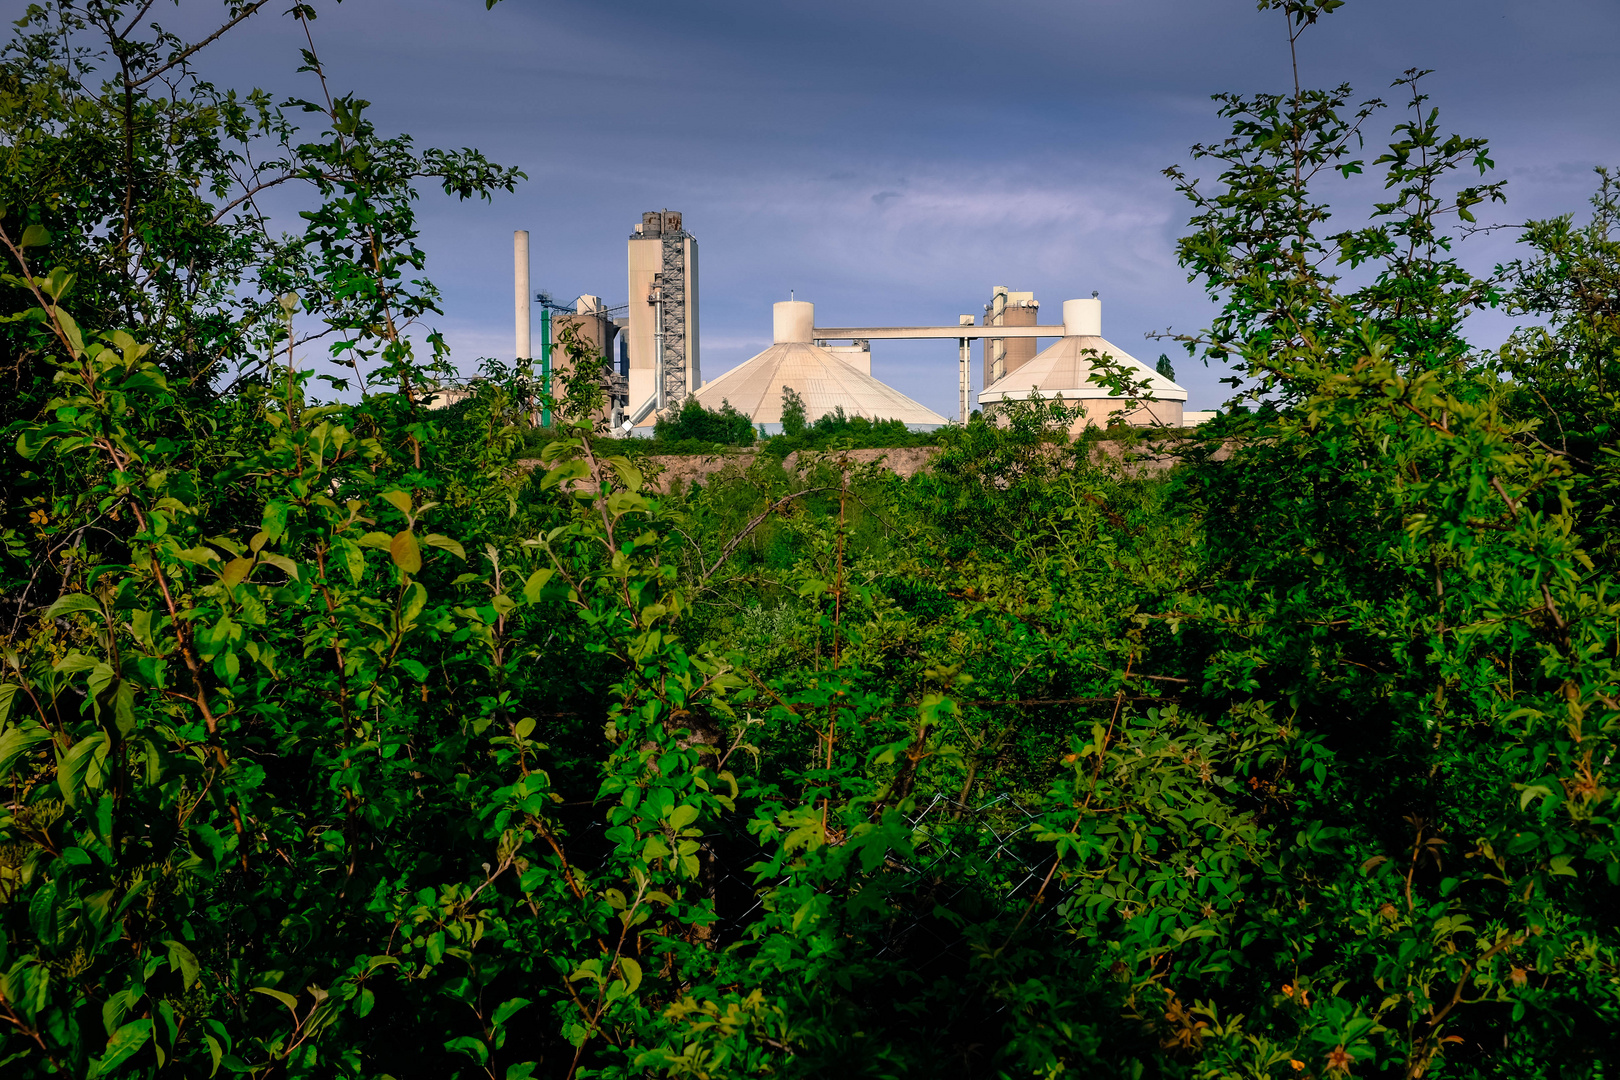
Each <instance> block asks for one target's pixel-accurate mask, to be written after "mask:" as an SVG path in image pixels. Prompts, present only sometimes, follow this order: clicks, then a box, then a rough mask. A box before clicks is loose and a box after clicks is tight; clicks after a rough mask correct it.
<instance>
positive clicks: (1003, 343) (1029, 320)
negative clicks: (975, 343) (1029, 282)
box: [980, 285, 1041, 386]
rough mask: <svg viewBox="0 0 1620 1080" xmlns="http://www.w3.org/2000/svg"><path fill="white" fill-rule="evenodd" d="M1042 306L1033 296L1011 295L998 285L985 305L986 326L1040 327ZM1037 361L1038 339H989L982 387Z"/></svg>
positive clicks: (1011, 293) (1002, 286)
mask: <svg viewBox="0 0 1620 1080" xmlns="http://www.w3.org/2000/svg"><path fill="white" fill-rule="evenodd" d="M1040 310H1041V305H1040V303H1039V302H1038V301H1037V300H1036V299H1035V294H1034V293H1032V292H1011V291H1009V290H1008V289H1007V286H1005V285H997V286H996V287H995V288H994V289H993V290H991V294H990V302H989V303H988V304H986V305H984V325H986V326H1039V325H1040V319H1039V318H1038V316H1039V315H1040ZM1034 358H1035V339H1034V338H985V339H984V364H983V370H982V371H981V372H980V377H981V379H982V380H983V382H982V383H981V385H983V386H990V385H991V384H992V383H995V382H999V381H1000V379H1001V377H1002V376H1003V375H1007V374H1010V373H1011V372H1014V371H1017V370H1018V369H1019V368H1021V367H1023V366H1024V365H1025V364H1027V363H1029V362H1030V361H1031V360H1033V359H1034Z"/></svg>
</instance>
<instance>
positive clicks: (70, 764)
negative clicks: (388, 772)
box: [56, 731, 107, 807]
mask: <svg viewBox="0 0 1620 1080" xmlns="http://www.w3.org/2000/svg"><path fill="white" fill-rule="evenodd" d="M106 746H107V736H106V733H104V732H100V731H98V732H96V733H95V734H94V735H86V736H85V737H84V738H82V739H80V740H79V741H78V743H77V744H76V745H75V746H74V747H73V749H72V750H69V751H68V752H67V754H66V755H65V756H60V757H59V758H58V760H57V763H56V786H57V787H58V788H60V789H61V791H62V797H63V798H64V799H66V800H67V804H68V805H69V806H75V807H76V806H78V805H79V793H80V791H81V790H82V789H83V788H84V787H85V780H86V773H87V772H88V771H89V768H90V762H91V761H92V760H93V759H94V757H95V755H96V752H97V751H105V749H106Z"/></svg>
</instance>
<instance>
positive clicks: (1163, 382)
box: [979, 297, 1187, 429]
mask: <svg viewBox="0 0 1620 1080" xmlns="http://www.w3.org/2000/svg"><path fill="white" fill-rule="evenodd" d="M1103 357H1110V358H1112V360H1113V361H1114V363H1116V364H1118V365H1119V366H1121V367H1123V368H1124V369H1125V370H1126V374H1127V375H1128V377H1129V378H1130V380H1131V381H1132V382H1133V383H1136V384H1138V385H1140V386H1143V392H1142V394H1141V395H1140V396H1139V397H1138V398H1136V399H1135V400H1136V401H1137V404H1136V406H1135V407H1134V408H1130V409H1129V410H1126V408H1125V402H1123V401H1122V400H1121V399H1120V398H1119V397H1118V396H1117V395H1116V394H1115V392H1114V391H1113V390H1112V389H1110V388H1109V387H1107V386H1103V385H1100V384H1099V383H1095V382H1092V381H1091V377H1092V375H1093V374H1094V373H1095V371H1096V362H1097V361H1098V360H1099V359H1101V358H1103ZM1037 394H1038V395H1039V396H1041V397H1043V398H1046V399H1048V400H1050V399H1054V398H1061V399H1063V401H1064V402H1065V403H1066V404H1069V405H1075V406H1079V407H1080V409H1081V413H1080V415H1079V416H1078V417H1077V418H1076V420H1075V427H1076V428H1077V429H1081V428H1085V427H1086V426H1087V425H1095V426H1098V427H1106V426H1107V425H1108V424H1109V423H1110V422H1118V423H1125V424H1131V425H1134V426H1137V427H1181V426H1182V422H1183V415H1182V409H1183V406H1185V404H1186V402H1187V391H1186V390H1184V389H1182V388H1181V387H1180V386H1178V385H1176V384H1175V383H1174V382H1172V381H1171V380H1169V379H1167V378H1165V377H1164V376H1163V375H1160V374H1159V373H1158V372H1157V371H1154V370H1153V369H1152V368H1150V367H1148V366H1147V365H1146V364H1144V363H1142V361H1140V360H1138V359H1137V358H1136V357H1134V356H1132V355H1130V354H1129V353H1127V352H1126V351H1125V350H1124V349H1121V348H1120V347H1119V346H1118V345H1115V344H1114V343H1113V342H1111V341H1108V340H1107V339H1105V338H1104V337H1103V336H1102V301H1101V300H1099V299H1097V298H1095V297H1093V298H1092V299H1089V300H1065V301H1064V302H1063V336H1062V337H1061V338H1059V339H1058V340H1057V342H1056V343H1054V344H1053V345H1051V346H1049V347H1047V348H1045V349H1043V350H1041V351H1040V352H1039V353H1036V354H1035V356H1034V357H1032V358H1031V359H1030V360H1029V361H1027V362H1026V363H1023V364H1020V365H1019V366H1018V367H1017V368H1016V369H1013V370H1009V371H1008V372H1007V373H1006V374H1005V375H1003V376H1002V377H1001V378H1000V379H997V380H996V381H995V382H993V383H991V384H990V385H989V386H987V387H985V388H984V390H982V391H981V392H980V393H979V407H980V408H981V409H984V410H985V412H986V413H987V414H991V413H994V412H995V411H996V409H997V408H998V407H999V406H1001V405H1003V404H1004V403H1006V402H1009V401H1020V400H1027V399H1029V398H1031V397H1034V396H1036V395H1037Z"/></svg>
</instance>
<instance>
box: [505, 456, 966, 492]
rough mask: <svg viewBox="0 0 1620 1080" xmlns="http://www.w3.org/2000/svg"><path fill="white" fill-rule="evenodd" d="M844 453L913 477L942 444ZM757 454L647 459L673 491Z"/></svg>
mask: <svg viewBox="0 0 1620 1080" xmlns="http://www.w3.org/2000/svg"><path fill="white" fill-rule="evenodd" d="M842 453H843V454H846V455H848V457H849V459H850V461H852V462H854V463H855V464H857V465H866V464H870V463H872V462H879V463H881V464H882V466H883V467H884V468H886V469H888V470H889V471H890V472H893V473H895V474H896V475H898V476H902V477H912V476H916V475H917V474H918V473H920V472H922V471H923V470H925V469H926V468H928V463H929V462H930V461H932V460H933V458H934V455H935V454H938V453H939V447H937V446H901V447H890V448H886V449H870V450H846V451H843V452H842ZM758 456H759V451H758V450H733V451H730V452H728V453H720V454H652V455H650V456H648V458H647V461H648V463H649V464H651V465H652V466H654V468H653V469H652V470H649V471H650V472H654V473H655V474H656V475H655V476H654V478H653V480H652V482H651V486H652V487H653V488H655V489H657V490H659V491H670V490H673V489H674V488H676V487H680V488H682V489H685V488H690V487H691V486H692V485H693V484H703V483H707V482H708V481H709V479H710V478H711V477H714V476H719V475H722V474H725V473H744V472H747V471H748V467H749V466H750V465H752V464H753V463H754V459H755V458H756V457H758ZM828 456H830V455H827V454H820V453H816V454H803V455H801V454H800V453H799V452H798V451H794V452H793V453H791V454H789V455H788V456H787V457H786V458H783V459H782V467H783V468H784V469H786V470H787V471H788V472H801V471H803V470H804V469H806V468H809V466H810V465H811V463H812V461H814V460H819V459H822V458H825V457H828ZM514 464H515V465H517V467H518V468H520V469H522V470H523V471H525V472H532V471H533V470H535V469H536V468H538V467H539V466H540V462H539V460H538V459H536V458H519V459H518V460H517V461H516V462H514Z"/></svg>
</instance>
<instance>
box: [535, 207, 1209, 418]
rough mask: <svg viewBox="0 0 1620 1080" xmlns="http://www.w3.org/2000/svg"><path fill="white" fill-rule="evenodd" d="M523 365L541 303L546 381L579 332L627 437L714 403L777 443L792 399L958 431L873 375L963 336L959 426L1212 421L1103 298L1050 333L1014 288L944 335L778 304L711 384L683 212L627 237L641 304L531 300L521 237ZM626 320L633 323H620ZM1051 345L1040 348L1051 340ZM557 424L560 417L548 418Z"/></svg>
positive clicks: (693, 252) (1067, 313)
mask: <svg viewBox="0 0 1620 1080" xmlns="http://www.w3.org/2000/svg"><path fill="white" fill-rule="evenodd" d="M514 260H515V263H514V265H515V274H514V284H515V286H516V288H515V293H514V300H515V303H516V328H517V343H516V355H517V356H518V358H519V359H529V358H530V352H529V350H530V347H531V337H530V335H531V324H530V309H531V306H532V305H533V304H535V303H538V304H539V305H540V308H541V322H542V333H541V338H542V342H541V357H540V359H541V363H540V367H541V374H542V378H543V380H545V381H546V382H547V383H548V384H549V385H551V386H552V392H554V393H555V392H559V390H560V388H559V387H557V386H556V385H555V383H556V380H558V379H559V378H560V377H561V376H562V375H564V374H566V373H567V372H568V369H569V364H570V361H569V358H568V353H567V349H566V348H565V347H564V343H563V340H564V338H565V337H570V338H572V339H573V340H575V341H577V342H579V343H580V344H583V345H585V346H586V347H587V350H588V351H591V352H594V353H595V354H596V355H597V356H598V357H599V358H600V360H599V363H600V368H601V370H600V376H601V379H602V388H603V391H604V397H605V399H606V402H607V404H606V406H605V407H604V409H603V412H602V416H601V417H600V419H601V420H602V421H603V422H604V424H606V425H610V426H611V427H612V428H613V429H615V430H617V431H620V432H622V433H626V434H628V433H637V434H648V435H650V434H651V433H652V426H653V424H654V423H655V422H656V420H657V418H658V417H659V416H661V415H668V414H669V413H671V412H673V411H676V410H679V409H680V408H681V407H682V405H684V404H685V403H686V401H687V399H688V398H690V397H695V398H696V399H697V400H698V401H699V402H700V403H701V404H703V405H704V406H705V407H707V408H712V409H718V408H720V407H721V405H722V404H724V403H729V404H730V405H731V406H732V407H733V408H735V409H737V410H738V411H740V412H742V413H744V414H745V415H747V416H748V417H750V418H751V419H752V420H753V421H754V423H755V425H756V426H758V427H759V428H760V429H762V430H763V431H764V432H766V433H767V434H769V433H773V432H776V431H780V430H781V422H782V402H783V397H784V394H785V392H786V391H789V390H791V391H793V393H795V394H797V395H798V397H799V398H800V400H801V401H803V402H804V406H805V414H806V417H807V418H808V419H809V420H811V421H814V420H816V419H817V418H819V417H821V416H824V415H826V414H828V413H833V412H836V411H837V410H839V409H842V410H843V413H844V415H846V416H863V417H867V418H869V419H873V420H891V419H892V420H900V421H901V422H903V423H905V424H906V425H907V426H908V427H911V428H913V429H914V430H928V429H932V428H937V427H940V426H943V425H946V424H949V423H951V422H952V420H951V419H949V418H947V417H944V416H941V415H939V414H938V413H936V412H934V411H933V410H932V409H929V408H928V407H927V406H925V405H922V404H920V403H918V402H916V401H913V400H912V399H911V398H909V397H907V396H906V395H904V394H902V393H901V392H900V391H898V390H896V389H894V388H893V387H891V386H889V385H887V384H886V383H884V382H882V381H880V380H879V379H878V378H876V377H875V376H874V375H873V374H872V342H873V341H882V340H890V339H945V340H950V339H954V340H955V341H956V345H957V373H956V374H957V404H958V412H957V416H956V418H955V419H956V422H961V421H962V420H963V419H964V418H966V417H967V416H968V415H969V414H970V413H971V412H972V411H973V410H974V407H975V405H976V406H977V408H979V409H981V410H983V412H984V414H985V415H986V416H992V417H993V416H994V415H995V414H996V413H998V412H1000V411H1002V410H1004V409H1006V408H1007V407H1008V406H1009V405H1010V403H1013V402H1017V401H1023V400H1028V399H1031V398H1036V397H1039V398H1043V399H1046V400H1057V399H1060V400H1061V401H1062V402H1063V403H1064V404H1065V405H1067V406H1069V407H1071V408H1073V409H1075V410H1076V412H1075V415H1076V419H1075V428H1076V429H1077V430H1078V429H1081V428H1084V427H1087V426H1106V425H1109V424H1113V423H1125V424H1130V425H1134V426H1143V427H1182V426H1193V425H1194V424H1196V423H1198V422H1200V421H1202V420H1204V419H1207V418H1208V417H1209V415H1211V414H1208V413H1188V412H1186V411H1185V405H1186V402H1187V391H1186V390H1185V389H1183V388H1182V387H1180V386H1178V385H1177V384H1176V383H1175V382H1174V381H1172V380H1171V379H1168V378H1166V377H1165V376H1163V375H1161V374H1159V373H1158V372H1157V371H1155V370H1154V369H1153V368H1151V367H1149V366H1148V365H1146V364H1144V363H1142V362H1141V361H1140V360H1137V359H1136V358H1135V357H1133V356H1131V355H1130V354H1128V353H1126V352H1125V351H1124V350H1123V349H1121V348H1119V346H1117V345H1114V344H1113V343H1112V342H1110V341H1108V340H1107V339H1105V338H1104V337H1103V336H1102V301H1101V300H1100V299H1099V298H1098V296H1097V294H1096V293H1092V295H1091V297H1090V298H1089V299H1071V300H1065V301H1063V303H1062V322H1060V323H1051V324H1042V323H1041V322H1040V318H1039V315H1040V304H1039V302H1038V301H1037V300H1036V299H1035V297H1034V294H1032V293H1029V292H1016V291H1013V290H1011V289H1009V288H1007V287H1006V286H1001V285H998V286H995V287H994V288H993V289H992V290H991V295H990V302H989V303H987V304H985V305H984V314H983V317H982V318H983V321H982V322H981V321H979V319H978V318H976V317H975V316H973V315H959V316H957V319H956V322H955V323H954V324H945V325H939V326H929V325H913V326H834V325H825V326H818V325H816V312H815V307H814V305H812V304H810V303H808V302H806V301H802V300H791V299H790V300H785V301H782V302H780V303H777V304H776V305H775V306H774V310H773V312H772V343H771V345H770V347H769V348H767V349H765V350H764V351H763V352H760V353H759V354H758V355H756V356H753V357H751V358H750V359H748V360H746V361H744V362H743V363H741V364H739V365H737V366H736V367H734V368H732V369H731V370H729V371H726V372H723V373H718V374H716V375H715V376H714V377H712V378H710V379H709V380H707V381H705V380H704V378H703V372H702V367H701V364H700V360H701V357H700V353H699V333H698V327H699V322H698V295H699V293H698V244H697V239H696V237H694V236H693V235H692V234H691V233H689V232H687V231H686V230H685V228H684V226H683V222H682V217H681V214H680V212H679V211H675V210H653V211H648V212H647V213H645V214H643V215H642V217H641V221H640V222H639V223H638V224H637V225H635V227H634V230H633V231H632V232H631V234H630V236H629V238H628V251H627V260H626V262H627V269H628V280H627V285H628V290H629V302H628V303H627V304H624V305H621V306H619V307H615V308H609V307H607V306H605V305H604V304H603V302H602V299H601V298H600V297H598V296H594V295H588V296H581V297H579V298H578V299H577V300H576V301H575V302H574V304H573V305H572V309H571V310H570V309H569V308H567V307H565V306H561V305H557V304H555V303H553V301H552V298H551V297H549V296H547V295H546V294H544V293H541V294H539V295H538V296H535V295H534V294H533V293H531V292H530V284H529V252H528V234H527V233H526V232H522V231H520V232H518V233H517V234H516V239H515V242H514ZM621 312H622V314H620V313H621ZM1043 338H1045V339H1051V340H1052V344H1050V345H1048V346H1047V347H1046V348H1044V349H1038V348H1037V346H1038V343H1039V339H1043ZM975 340H977V341H978V342H980V343H981V345H980V365H979V375H980V386H981V389H980V391H979V393H978V394H977V396H976V398H975V395H974V394H973V392H972V370H971V360H972V345H973V342H974V341H975ZM1104 358H1107V359H1108V361H1109V362H1110V363H1111V365H1112V367H1113V370H1114V374H1115V378H1116V380H1117V378H1118V376H1119V375H1121V374H1122V375H1123V376H1124V382H1125V383H1128V384H1129V386H1130V388H1131V389H1130V392H1129V394H1128V395H1126V396H1122V395H1121V394H1120V393H1119V392H1118V391H1117V390H1116V389H1115V388H1113V387H1111V386H1106V385H1103V384H1101V383H1100V382H1098V381H1094V376H1095V375H1096V374H1097V368H1098V364H1099V362H1101V361H1102V360H1103V359H1104ZM545 420H546V422H549V417H546V418H545Z"/></svg>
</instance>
